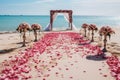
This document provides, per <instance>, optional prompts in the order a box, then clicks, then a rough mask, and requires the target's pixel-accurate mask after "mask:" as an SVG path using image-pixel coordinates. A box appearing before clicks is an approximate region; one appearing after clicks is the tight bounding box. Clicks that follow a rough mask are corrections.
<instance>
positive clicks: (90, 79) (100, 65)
mask: <svg viewBox="0 0 120 80" xmlns="http://www.w3.org/2000/svg"><path fill="white" fill-rule="evenodd" d="M119 31H120V29H115V32H116V34H115V35H112V36H111V40H110V41H108V47H109V51H110V52H112V53H115V52H116V53H117V54H119V53H120V49H119V48H120V38H119V37H120V33H119ZM19 36H20V34H18V33H13V34H0V50H4V49H7V50H8V49H11V48H15V49H14V50H13V51H10V52H6V53H0V63H1V62H2V61H3V60H5V59H8V57H9V56H13V55H17V53H18V52H19V51H20V50H24V49H25V48H27V47H30V46H32V44H33V40H34V37H33V33H31V35H30V36H29V34H27V40H26V41H27V42H28V43H27V47H24V48H22V47H21V45H22V44H16V43H19V42H21V41H22V37H21V39H20V37H19ZM39 38H40V36H39ZM81 54H82V53H81ZM46 56H47V54H43V55H41V57H42V58H43V59H44V58H45V57H46ZM64 56H65V57H63V58H62V59H61V60H58V61H57V63H58V66H56V67H54V68H51V71H49V72H45V73H49V74H50V76H49V77H47V78H46V80H115V79H114V78H113V77H112V76H111V74H110V70H109V69H108V65H107V64H106V61H105V60H103V61H95V60H88V59H86V57H83V58H82V57H81V55H79V54H73V55H72V58H68V57H67V56H66V55H64ZM71 64H73V65H72V66H71ZM60 67H61V68H62V69H63V70H59V69H60ZM68 67H69V70H66V68H68ZM56 72H58V73H59V74H55V73H56ZM35 74H36V73H35ZM32 80H43V77H42V78H40V79H39V78H32Z"/></svg>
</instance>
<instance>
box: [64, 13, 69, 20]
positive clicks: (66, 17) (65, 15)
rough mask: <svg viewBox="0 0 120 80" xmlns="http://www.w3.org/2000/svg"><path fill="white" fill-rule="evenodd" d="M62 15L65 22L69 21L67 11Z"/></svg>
mask: <svg viewBox="0 0 120 80" xmlns="http://www.w3.org/2000/svg"><path fill="white" fill-rule="evenodd" d="M63 15H64V18H65V20H66V21H67V22H70V21H69V15H68V13H63Z"/></svg>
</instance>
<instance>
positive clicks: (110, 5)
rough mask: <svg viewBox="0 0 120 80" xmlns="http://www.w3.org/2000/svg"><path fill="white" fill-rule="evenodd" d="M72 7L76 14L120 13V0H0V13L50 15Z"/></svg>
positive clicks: (111, 14)
mask: <svg viewBox="0 0 120 80" xmlns="http://www.w3.org/2000/svg"><path fill="white" fill-rule="evenodd" d="M51 9H53V10H54V9H71V10H73V13H74V15H110V16H114V15H117V16H119V15H120V0H0V15H49V11H50V10H51Z"/></svg>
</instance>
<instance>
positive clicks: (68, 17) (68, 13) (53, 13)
mask: <svg viewBox="0 0 120 80" xmlns="http://www.w3.org/2000/svg"><path fill="white" fill-rule="evenodd" d="M58 13H63V14H64V17H65V19H66V21H67V22H68V23H69V29H70V30H72V29H73V19H72V13H73V11H72V10H50V23H49V25H47V27H46V29H45V30H46V31H52V30H53V22H54V20H55V18H56V17H57V14H58ZM74 28H75V27H74Z"/></svg>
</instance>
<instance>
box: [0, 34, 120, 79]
mask: <svg viewBox="0 0 120 80" xmlns="http://www.w3.org/2000/svg"><path fill="white" fill-rule="evenodd" d="M101 54H103V53H102V51H101V49H100V48H99V47H98V46H94V45H91V44H90V41H88V40H85V39H84V38H83V36H81V35H80V34H78V33H75V32H50V33H46V34H45V35H44V37H42V38H41V39H40V40H39V41H38V42H36V43H35V44H34V45H33V47H32V48H28V49H26V50H24V51H21V52H19V53H18V55H15V56H10V57H9V59H7V60H5V61H3V62H2V63H0V80H115V79H114V77H112V76H111V74H110V70H111V71H114V72H113V74H115V75H114V76H117V77H119V75H116V73H119V72H116V68H113V67H115V66H113V67H110V68H111V69H109V66H112V65H116V64H117V63H116V64H115V63H114V64H112V63H111V62H110V60H111V58H109V59H108V60H107V63H108V65H109V66H108V65H107V63H106V60H99V61H97V60H90V59H87V57H88V56H95V55H101ZM116 60H117V59H116ZM114 69H115V70H114ZM117 80H120V78H119V79H118V78H117Z"/></svg>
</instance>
